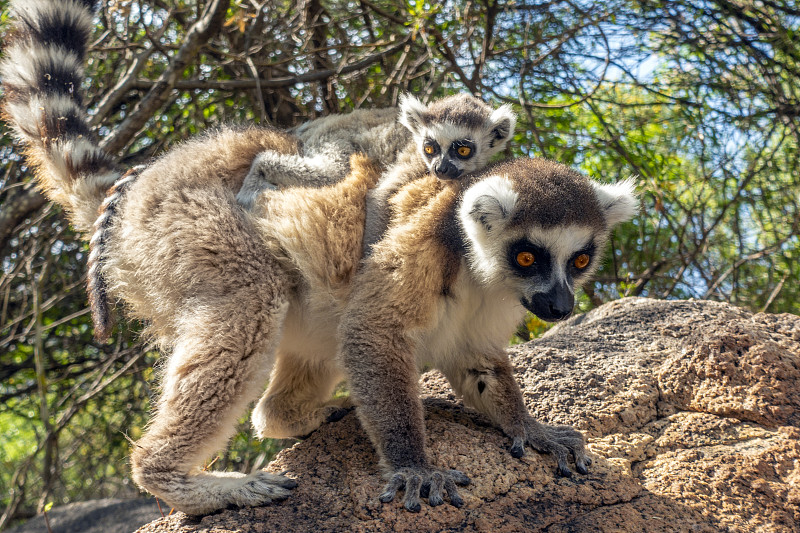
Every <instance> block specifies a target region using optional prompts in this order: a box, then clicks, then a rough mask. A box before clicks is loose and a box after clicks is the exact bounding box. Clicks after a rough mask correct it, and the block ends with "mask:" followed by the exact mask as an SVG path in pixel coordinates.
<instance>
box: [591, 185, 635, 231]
mask: <svg viewBox="0 0 800 533" xmlns="http://www.w3.org/2000/svg"><path fill="white" fill-rule="evenodd" d="M592 187H594V191H595V194H596V195H597V200H598V201H599V202H600V207H601V209H602V210H603V213H604V214H605V216H606V223H607V224H608V226H609V227H611V226H614V225H616V224H619V223H620V222H625V221H626V220H630V219H631V218H633V216H634V215H635V214H636V212H637V211H638V210H639V198H638V197H637V196H636V190H635V189H636V182H635V181H634V180H633V178H628V179H626V180H623V181H620V182H617V183H600V182H597V181H594V180H592Z"/></svg>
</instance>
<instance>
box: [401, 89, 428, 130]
mask: <svg viewBox="0 0 800 533" xmlns="http://www.w3.org/2000/svg"><path fill="white" fill-rule="evenodd" d="M427 109H428V108H427V107H426V106H425V104H423V103H422V102H420V101H419V100H418V99H417V97H416V96H412V95H410V94H403V95H401V96H400V124H402V125H403V126H405V127H406V128H408V130H409V131H410V132H411V133H414V134H416V133H419V131H420V130H421V129H422V115H423V113H425V111H427Z"/></svg>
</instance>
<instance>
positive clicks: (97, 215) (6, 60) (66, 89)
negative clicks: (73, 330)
mask: <svg viewBox="0 0 800 533" xmlns="http://www.w3.org/2000/svg"><path fill="white" fill-rule="evenodd" d="M94 4H95V1H94V0H12V9H13V12H14V14H15V15H16V24H15V26H14V30H13V31H12V33H11V35H10V36H9V37H8V38H7V46H6V49H5V54H4V57H3V60H2V62H0V76H2V81H3V87H4V90H5V100H4V102H3V107H2V111H3V118H4V119H5V120H7V121H8V122H9V124H10V125H11V126H12V127H13V128H14V131H15V132H16V135H17V137H18V138H19V140H21V141H22V142H23V143H25V155H26V156H27V159H28V163H29V164H30V166H31V167H33V169H34V170H35V172H36V179H37V181H38V182H39V185H40V186H41V187H42V189H43V190H44V192H45V193H46V194H47V196H48V197H49V198H50V199H51V200H53V201H55V202H57V203H59V204H61V205H62V206H63V207H64V208H65V209H66V210H67V212H68V213H69V215H70V220H71V221H72V223H73V225H74V226H75V227H76V228H77V229H78V230H80V231H82V232H84V235H85V236H87V237H88V234H89V232H90V231H92V232H93V233H94V235H93V237H92V239H91V242H90V249H91V254H90V255H89V265H88V266H89V274H88V279H87V289H88V292H89V302H90V303H91V307H92V319H93V321H94V324H95V337H97V338H98V339H100V340H104V339H106V338H107V337H108V335H109V334H110V332H111V327H112V326H113V317H112V313H111V309H110V307H109V304H108V295H107V287H106V283H105V279H104V277H103V272H102V263H103V257H104V256H105V253H106V251H105V248H106V241H107V240H108V235H109V228H110V227H111V221H112V219H113V216H114V215H115V213H116V211H117V207H118V204H119V200H120V198H121V197H122V194H123V193H124V191H125V189H126V188H127V186H128V185H129V184H130V182H131V181H132V180H133V179H134V176H126V178H125V179H121V180H119V181H120V183H118V185H117V186H116V187H114V188H113V189H112V190H110V191H109V188H111V187H112V186H113V185H114V183H115V181H116V180H117V178H119V177H120V175H121V172H120V171H119V170H118V169H117V168H116V165H115V164H114V160H113V158H112V157H111V156H110V155H109V154H107V153H106V152H105V151H103V150H102V149H101V148H100V147H99V146H98V144H97V142H96V140H95V136H94V135H93V133H92V131H91V129H90V127H89V123H88V121H87V118H86V111H85V110H84V108H83V104H82V101H81V94H80V86H81V81H82V79H83V61H84V57H85V56H86V48H87V44H88V40H89V37H90V35H91V33H92V28H93V23H92V18H93V13H94ZM107 192H108V194H109V197H108V199H107V200H105V198H106V193H107ZM104 200H105V201H104ZM95 221H96V222H95Z"/></svg>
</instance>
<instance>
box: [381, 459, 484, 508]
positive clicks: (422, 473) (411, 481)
mask: <svg viewBox="0 0 800 533" xmlns="http://www.w3.org/2000/svg"><path fill="white" fill-rule="evenodd" d="M468 484H469V477H467V476H466V475H465V474H464V473H463V472H460V471H459V470H437V469H435V468H422V467H420V468H401V469H400V470H396V471H394V472H393V473H392V474H391V477H390V478H389V483H387V484H386V486H385V487H384V489H383V493H382V494H381V495H380V500H381V501H382V502H383V503H387V502H390V501H392V500H393V499H394V497H395V495H396V494H397V491H398V490H400V489H403V488H405V492H406V494H405V497H404V498H403V506H404V507H405V508H406V510H408V511H411V512H412V513H418V512H419V511H420V509H422V504H421V503H420V498H428V504H429V505H430V506H431V507H436V506H437V505H441V504H443V503H444V498H443V496H444V493H445V492H446V493H447V497H448V498H449V499H450V504H451V505H452V506H454V507H461V506H462V505H464V500H462V499H461V496H460V495H459V494H458V489H457V488H456V485H468Z"/></svg>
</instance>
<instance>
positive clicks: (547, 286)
mask: <svg viewBox="0 0 800 533" xmlns="http://www.w3.org/2000/svg"><path fill="white" fill-rule="evenodd" d="M467 185H468V186H467V187H466V188H465V192H464V194H463V197H462V199H461V204H460V206H459V219H460V223H461V226H462V229H463V230H464V233H465V235H466V237H467V239H466V241H467V250H468V261H469V266H470V270H471V271H472V272H473V274H474V275H475V276H476V277H477V278H478V280H479V281H480V282H482V283H484V284H486V285H491V286H493V287H495V288H498V289H502V290H504V291H506V292H507V293H508V294H509V297H513V298H516V299H518V300H519V302H520V304H522V305H523V306H524V307H525V308H526V309H528V310H529V311H531V312H532V313H534V314H535V315H536V316H538V317H539V318H541V319H542V320H546V321H557V320H563V319H565V318H567V317H568V316H569V315H570V314H571V313H572V308H573V305H574V303H575V296H574V295H575V289H576V288H577V287H578V286H580V285H581V284H583V283H585V282H586V281H587V280H588V279H589V277H590V275H591V274H592V272H594V270H595V269H596V268H597V267H598V266H599V264H600V260H601V254H602V252H603V250H604V247H605V243H606V241H607V239H608V235H609V233H610V231H611V228H612V227H613V226H614V225H615V224H618V223H619V222H623V221H625V220H628V219H629V218H631V217H632V216H633V215H634V214H635V212H636V210H637V208H638V201H637V199H636V196H635V194H634V192H633V182H632V181H623V182H620V183H617V184H614V185H606V184H601V183H599V182H595V181H593V180H590V179H588V178H587V177H585V176H583V175H581V174H579V173H577V172H575V171H572V170H570V169H569V168H568V167H566V166H564V165H560V164H557V163H554V162H552V161H547V160H544V159H517V160H512V161H509V162H506V163H502V164H500V165H496V166H494V167H491V168H489V169H487V170H486V171H484V172H481V173H480V174H479V175H476V176H475V177H473V178H471V179H470V183H469V184H467Z"/></svg>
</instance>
